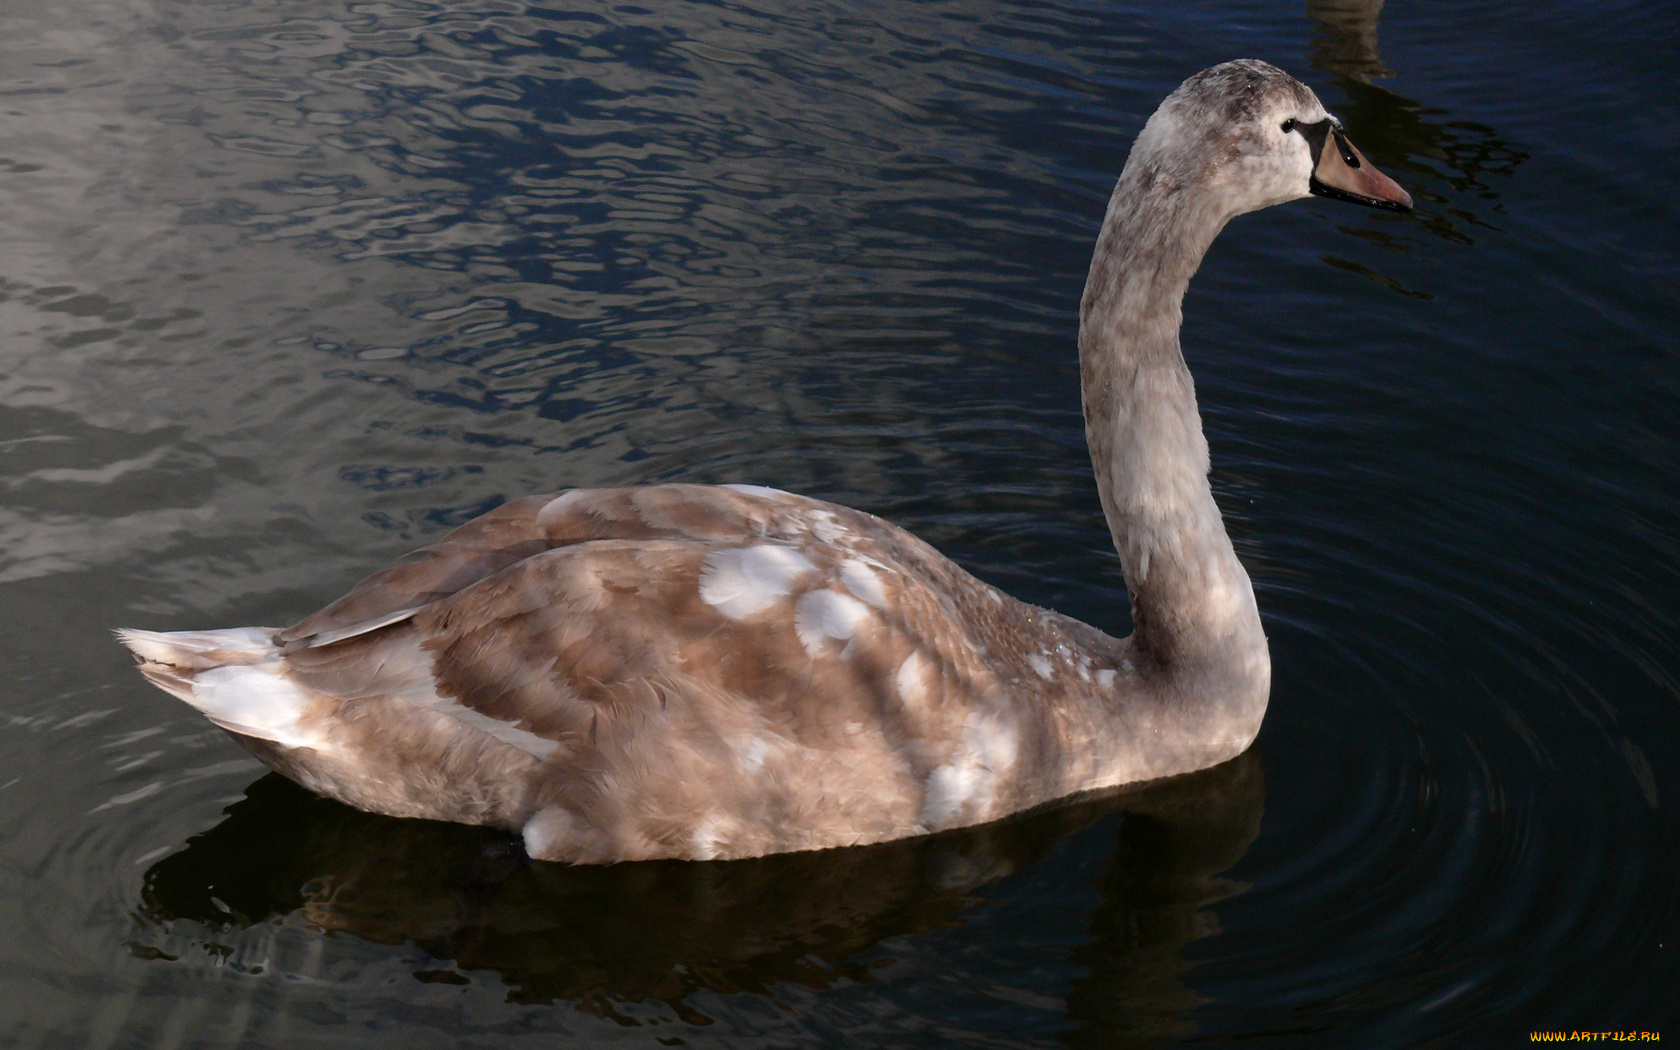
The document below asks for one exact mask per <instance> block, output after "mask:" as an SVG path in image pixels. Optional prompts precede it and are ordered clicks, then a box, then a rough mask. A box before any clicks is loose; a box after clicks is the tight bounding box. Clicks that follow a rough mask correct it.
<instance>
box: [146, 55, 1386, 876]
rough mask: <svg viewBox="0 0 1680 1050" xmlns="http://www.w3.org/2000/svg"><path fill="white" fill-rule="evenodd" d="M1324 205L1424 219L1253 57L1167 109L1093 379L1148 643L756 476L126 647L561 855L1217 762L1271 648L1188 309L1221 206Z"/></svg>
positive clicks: (1109, 270) (546, 503)
mask: <svg viewBox="0 0 1680 1050" xmlns="http://www.w3.org/2000/svg"><path fill="white" fill-rule="evenodd" d="M1308 194H1319V195H1321V196H1326V197H1333V198H1336V199H1339V200H1344V201H1353V202H1355V203H1359V204H1367V205H1371V206H1374V207H1378V208H1390V209H1393V210H1397V211H1407V210H1409V209H1410V208H1411V198H1410V197H1408V196H1407V194H1406V192H1405V191H1404V190H1402V189H1401V188H1400V187H1399V186H1397V185H1395V184H1394V183H1393V182H1392V181H1390V180H1389V179H1388V178H1387V177H1386V176H1384V175H1383V174H1381V173H1380V172H1378V171H1377V170H1376V169H1375V168H1373V167H1371V165H1370V164H1369V163H1368V162H1367V161H1366V160H1365V158H1364V157H1362V156H1361V155H1360V153H1359V151H1358V150H1356V149H1354V148H1353V145H1352V144H1351V143H1350V142H1349V141H1348V140H1347V137H1346V136H1345V135H1344V134H1343V131H1342V125H1341V123H1340V122H1339V121H1337V120H1336V118H1334V117H1332V116H1330V115H1329V114H1328V113H1326V112H1325V111H1324V107H1323V106H1322V105H1320V104H1319V101H1318V99H1317V98H1316V97H1315V96H1314V95H1313V93H1312V92H1311V91H1310V90H1308V89H1307V88H1306V87H1305V86H1303V85H1302V84H1300V83H1298V82H1297V81H1295V80H1294V79H1292V78H1291V77H1289V76H1288V75H1287V74H1285V73H1283V72H1282V71H1280V70H1278V69H1276V68H1275V67H1273V66H1270V65H1267V64H1266V63H1264V62H1257V61H1240V62H1228V63H1226V64H1224V65H1220V66H1215V67H1214V68H1212V69H1209V70H1206V71H1205V72H1202V73H1198V74H1196V75H1195V76H1193V77H1191V78H1190V79H1189V80H1187V81H1185V82H1184V83H1183V84H1182V85H1181V86H1180V87H1179V88H1178V90H1176V91H1174V92H1173V93H1172V94H1171V95H1170V96H1168V98H1167V100H1166V101H1165V102H1163V103H1162V104H1161V107H1160V109H1158V110H1156V111H1155V114H1154V116H1152V117H1150V118H1149V122H1148V123H1147V124H1145V125H1144V128H1143V131H1142V132H1141V133H1140V134H1139V135H1138V138H1137V141H1136V143H1134V144H1133V146H1132V151H1131V156H1130V157H1129V158H1128V159H1127V161H1126V167H1125V170H1124V172H1123V173H1122V174H1121V176H1120V181H1119V184H1118V185H1117V186H1116V187H1115V190H1114V195H1113V197H1112V198H1111V199H1110V201H1109V205H1108V214H1107V217H1106V218H1105V219H1104V220H1103V226H1102V232H1101V233H1100V234H1099V235H1098V237H1097V245H1096V252H1095V257H1094V258H1093V259H1092V261H1091V271H1090V277H1089V279H1088V280H1087V281H1086V285H1085V295H1084V299H1083V301H1082V303H1081V306H1080V326H1079V359H1080V373H1081V379H1082V382H1083V387H1084V406H1085V433H1086V438H1087V440H1088V442H1089V444H1090V448H1091V460H1092V463H1093V465H1094V467H1095V468H1096V478H1097V488H1098V490H1099V492H1100V493H1101V496H1102V506H1103V511H1104V513H1105V514H1106V515H1107V517H1108V524H1109V528H1110V530H1111V531H1112V532H1113V536H1114V546H1115V548H1116V550H1118V551H1119V554H1120V561H1121V566H1122V568H1123V570H1124V573H1125V578H1126V588H1127V590H1128V592H1129V593H1130V596H1131V602H1132V618H1133V622H1134V624H1135V625H1136V630H1135V632H1134V633H1133V634H1132V635H1131V637H1129V638H1125V639H1118V640H1117V639H1114V638H1110V637H1108V636H1107V635H1105V634H1103V633H1102V632H1100V631H1098V630H1096V629H1094V628H1091V627H1088V626H1086V625H1085V624H1082V623H1080V622H1078V621H1076V620H1072V619H1069V618H1068V617H1065V616H1062V615H1060V614H1058V613H1055V612H1050V611H1048V610H1045V609H1039V608H1035V607H1033V606H1030V605H1025V604H1023V603H1021V602H1018V601H1016V600H1015V599H1013V598H1010V597H1009V596H1008V595H1005V594H1002V593H1000V592H998V591H997V590H995V589H994V588H992V587H989V586H987V585H986V584H984V583H981V582H980V581H979V580H976V579H975V578H974V577H972V576H970V575H968V574H967V573H966V572H964V571H963V570H962V569H960V568H958V567H957V566H956V565H955V564H953V563H952V562H951V561H950V560H948V559H946V558H945V557H943V556H942V555H940V554H939V552H938V551H935V550H934V549H933V548H932V547H929V546H928V545H927V544H925V543H923V542H921V541H920V540H918V539H916V538H915V537H914V536H911V535H910V534H908V533H906V532H904V531H902V530H901V529H898V528H895V527H894V526H892V525H889V524H888V523H886V522H884V521H882V520H880V519H879V518H875V517H872V516H870V515H868V514H864V513H861V512H859V511H855V510H848V509H847V508H845V507H839V506H835V505H834V504H831V503H823V502H820V501H818V500H813V499H807V498H805V497H803V496H795V495H791V494H789V493H786V492H780V491H777V490H775V489H766V488H756V487H752V486H743V485H724V486H721V487H708V486H698V485H658V486H652V487H646V488H621V489H572V490H570V491H565V492H560V493H558V494H550V495H545V496H531V497H528V498H525V499H520V500H515V501H514V502H512V503H509V504H507V505H505V506H503V507H501V508H499V509H497V510H494V511H491V512H490V513H488V514H486V515H484V516H483V517H480V518H478V519H476V520H474V521H471V522H469V523H467V524H466V525H463V526H462V527H461V528H459V529H456V530H455V531H454V532H452V533H450V534H449V535H448V536H447V537H445V538H444V539H443V540H442V541H441V542H439V543H437V544H436V545H434V546H432V547H429V548H427V549H426V550H425V551H424V552H423V556H422V557H420V558H419V559H418V560H416V561H412V562H410V563H407V564H403V565H399V566H397V567H395V568H390V569H386V570H384V571H383V572H378V573H375V574H374V575H372V576H369V577H368V578H367V579H365V580H363V581H362V582H361V583H359V584H357V585H356V587H355V588H354V589H352V590H351V591H350V593H349V594H347V595H345V596H344V597H343V598H340V599H339V600H338V601H336V602H334V603H332V604H331V605H329V606H327V607H326V608H325V609H322V610H321V611H320V612H317V613H315V614H314V615H312V616H309V617H307V618H306V619H304V620H303V621H302V622H300V623H298V624H295V625H294V626H292V627H288V628H286V629H284V630H275V629H272V628H254V627H244V628H234V629H231V630H220V631H202V632H200V631H184V632H178V633H172V634H159V633H153V632H148V631H136V630H123V631H120V632H119V635H120V637H121V639H122V641H123V642H124V643H125V644H126V645H127V646H128V647H129V648H130V649H132V650H133V651H134V654H135V655H136V656H137V657H138V658H139V661H140V671H141V673H142V674H144V675H145V676H146V677H147V678H148V679H150V680H151V681H152V682H153V683H154V684H156V685H157V686H159V687H160V688H162V689H164V690H165V691H167V692H169V693H172V694H174V695H175V696H178V697H180V698H181V699H182V700H185V701H186V702H187V703H189V704H191V705H193V706H194V707H196V708H198V709H199V710H201V711H203V712H204V713H205V715H207V716H208V717H209V718H210V720H211V721H212V722H214V723H216V724H217V725H219V726H221V727H222V728H223V729H225V730H227V731H228V732H229V733H230V734H232V735H233V737H234V739H235V740H237V741H238V742H239V743H240V744H241V745H243V746H244V747H245V748H246V749H247V750H249V751H250V752H251V753H252V754H254V755H256V756H257V757H258V758H259V759H261V760H262V761H263V762H265V763H267V764H268V765H270V766H272V767H273V768H274V769H277V770H279V771H280V772H281V773H284V774H285V775H286V776H289V777H291V778H292V779H293V780H296V781H297V782H298V783H300V784H303V785H304V786H305V787H308V788H310V789H311V790H314V791H317V792H319V793H321V794H323V795H328V796H331V797H332V798H336V799H340V800H342V801H344V802H347V803H349V804H350V805H352V806H358V807H360V808H362V809H366V810H372V811H374V812H378V813H389V814H394V815H396V816H405V817H429V818H433V819H437V820H455V821H464V822H467V823H474V824H491V825H495V826H497V827H502V828H507V829H510V830H517V831H519V832H521V833H522V835H523V837H524V841H525V847H526V849H527V851H528V852H529V853H530V855H531V856H532V857H534V858H538V859H542V860H555V861H570V862H574V863H607V862H612V861H621V860H640V859H646V858H654V857H676V858H693V859H700V860H710V859H714V858H732V857H752V856H758V855H761V854H766V853H776V852H781V851H786V850H808V849H823V848H826V847H830V846H847V845H853V844H861V843H869V842H881V841H884V840H887V839H895V838H900V837H903V836H907V835H922V834H926V833H928V832H932V831H939V830H942V829H945V828H954V827H960V826H963V825H967V824H976V823H980V822H983V821H989V820H995V819H997V818H999V817H1002V816H1005V815H1006V814H1010V813H1014V812H1016V811H1018V810H1022V809H1026V808H1028V807H1030V806H1035V805H1037V804H1039V803H1042V802H1047V801H1050V800H1052V799H1057V798H1061V797H1063V796H1066V795H1071V794H1074V793H1075V792H1080V791H1086V790H1090V789H1093V788H1103V787H1109V786H1112V785H1116V784H1124V783H1128V782H1131V781H1140V780H1149V779H1153V778H1156V777H1166V776H1172V775H1173V774H1176V773H1184V772H1188V771H1190V770H1195V769H1201V768H1203V767H1205V766H1210V765H1213V764H1215V763H1218V762H1222V761H1224V760H1226V759H1228V758H1231V757H1232V756H1234V755H1236V754H1238V753H1239V752H1241V751H1242V750H1243V749H1244V748H1246V747H1248V745H1249V743H1250V742H1251V741H1252V740H1253V739H1254V735H1255V733H1256V732H1257V731H1258V730H1259V727H1260V719H1261V716H1262V715H1263V714H1264V713H1265V710H1266V697H1267V692H1268V689H1269V688H1270V683H1271V663H1270V659H1269V657H1268V656H1267V652H1266V638H1265V635H1264V634H1263V633H1262V631H1261V627H1260V617H1259V614H1258V612H1257V611H1256V609H1255V604H1254V591H1253V589H1252V588H1251V587H1250V586H1249V581H1248V574H1247V573H1245V572H1244V571H1243V567H1242V565H1241V563H1239V562H1238V561H1237V557H1236V555H1235V553H1234V552H1233V551H1232V549H1231V541H1230V540H1229V539H1228V538H1227V537H1226V535H1225V528H1224V525H1223V523H1222V521H1221V519H1220V516H1219V508H1218V507H1217V506H1215V504H1214V501H1213V495H1212V493H1211V492H1210V491H1209V489H1208V482H1207V473H1208V450H1207V443H1206V441H1205V440H1204V438H1203V436H1202V428H1201V419H1200V417H1199V416H1198V414H1197V411H1196V398H1195V394H1194V392H1193V390H1192V386H1191V380H1190V373H1189V372H1188V371H1187V370H1186V368H1185V366H1184V359H1183V357H1182V356H1181V355H1180V353H1179V347H1178V329H1179V320H1180V312H1179V304H1180V301H1181V300H1182V299H1183V296H1184V289H1185V286H1186V285H1187V284H1188V282H1189V280H1190V276H1191V274H1193V273H1194V272H1195V271H1196V267H1197V266H1198V265H1199V264H1200V262H1201V259H1202V255H1203V253H1205V252H1206V251H1207V248H1208V245H1209V244H1211V243H1212V241H1213V239H1214V237H1215V236H1216V235H1217V234H1218V233H1219V231H1220V229H1221V228H1222V227H1224V225H1225V223H1226V222H1227V221H1229V220H1230V219H1231V218H1232V217H1233V216H1236V215H1241V214H1243V213H1244V212H1249V211H1254V210H1255V209H1257V208H1264V207H1267V206H1268V205H1272V204H1281V203H1283V202H1284V201H1289V200H1295V199H1297V198H1299V197H1305V196H1307V195H1308Z"/></svg>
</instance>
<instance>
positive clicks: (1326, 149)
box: [1307, 122, 1412, 211]
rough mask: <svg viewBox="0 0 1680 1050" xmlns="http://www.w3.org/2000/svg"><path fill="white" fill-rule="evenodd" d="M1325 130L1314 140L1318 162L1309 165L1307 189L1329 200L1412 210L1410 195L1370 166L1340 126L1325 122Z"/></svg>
mask: <svg viewBox="0 0 1680 1050" xmlns="http://www.w3.org/2000/svg"><path fill="white" fill-rule="evenodd" d="M1326 123H1329V122H1326ZM1327 130H1328V132H1329V133H1328V134H1326V135H1324V136H1323V137H1321V138H1319V141H1318V143H1317V146H1318V163H1317V164H1316V165H1314V167H1313V173H1312V178H1311V180H1309V181H1308V183H1307V186H1308V189H1310V190H1311V191H1312V192H1313V193H1316V194H1318V195H1319V196H1320V197H1329V198H1331V199H1332V200H1339V201H1351V202H1353V203H1354V204H1365V205H1369V206H1370V207H1372V208H1387V209H1388V210H1389V211H1411V210H1412V195H1411V194H1409V193H1407V192H1406V191H1405V190H1403V189H1401V188H1400V184H1399V183H1397V182H1395V181H1394V180H1393V179H1391V178H1389V177H1388V176H1387V175H1384V174H1383V173H1382V172H1380V171H1378V170H1377V169H1376V168H1374V167H1372V166H1371V162H1370V161H1368V160H1366V159H1365V154H1363V153H1361V152H1359V151H1358V150H1357V149H1354V147H1353V143H1351V142H1349V141H1348V138H1347V136H1346V135H1344V134H1342V129H1341V128H1339V127H1336V126H1335V125H1334V124H1329V127H1328V128H1327ZM1314 137H1317V136H1314ZM1308 141H1311V139H1309V140H1308Z"/></svg>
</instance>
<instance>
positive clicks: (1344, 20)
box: [1306, 0, 1528, 294]
mask: <svg viewBox="0 0 1680 1050" xmlns="http://www.w3.org/2000/svg"><path fill="white" fill-rule="evenodd" d="M1382 6H1383V0H1308V2H1307V5H1306V13H1307V18H1308V19H1309V20H1311V21H1312V23H1313V29H1314V32H1313V38H1312V56H1311V63H1312V67H1313V68H1314V69H1316V70H1318V71H1319V72H1321V73H1328V74H1330V75H1331V76H1332V77H1334V78H1335V84H1336V87H1337V88H1338V89H1339V90H1340V91H1341V92H1342V93H1343V95H1344V96H1345V98H1346V101H1345V102H1343V103H1341V104H1339V105H1336V106H1334V107H1333V108H1334V110H1335V111H1336V112H1337V114H1338V115H1339V116H1341V117H1342V119H1343V120H1344V121H1346V122H1347V125H1348V127H1349V128H1351V129H1352V130H1353V134H1354V135H1355V137H1356V138H1357V140H1358V141H1359V142H1361V143H1369V145H1368V146H1362V147H1361V148H1363V149H1365V150H1366V152H1367V153H1369V154H1370V156H1371V159H1372V160H1373V161H1375V162H1376V163H1377V165H1378V167H1380V168H1382V169H1383V170H1384V171H1387V172H1389V173H1390V174H1392V175H1394V176H1395V177H1397V178H1399V179H1400V181H1401V182H1402V183H1403V184H1404V185H1406V187H1407V188H1408V189H1410V190H1411V192H1412V194H1413V196H1414V197H1416V198H1417V202H1418V210H1417V212H1416V213H1415V215H1414V217H1413V218H1414V220H1415V221H1416V222H1417V223H1418V224H1419V225H1421V226H1422V227H1423V228H1424V229H1426V230H1428V231H1429V232H1430V233H1432V234H1435V235H1436V236H1438V237H1441V238H1443V239H1446V240H1449V241H1456V242H1458V243H1462V244H1470V243H1474V240H1473V236H1472V234H1471V232H1470V231H1471V228H1474V227H1482V228H1492V227H1493V226H1494V224H1495V218H1494V214H1495V213H1497V212H1499V211H1500V210H1502V209H1501V206H1500V204H1499V193H1498V192H1497V191H1496V189H1495V183H1494V182H1492V181H1490V178H1492V177H1497V178H1500V179H1504V178H1508V177H1510V176H1511V175H1512V174H1513V173H1514V172H1515V171H1516V169H1517V167H1518V165H1520V164H1521V163H1522V162H1523V161H1525V160H1527V159H1528V154H1527V153H1524V152H1523V151H1522V150H1520V149H1517V148H1516V147H1515V146H1514V145H1512V144H1511V143H1510V142H1508V141H1506V140H1505V139H1504V138H1503V137H1502V136H1501V135H1500V134H1499V132H1497V131H1496V130H1494V129H1493V128H1490V127H1488V126H1486V125H1484V124H1478V123H1476V122H1474V121H1467V120H1451V119H1444V118H1448V117H1450V114H1449V113H1448V112H1447V111H1445V110H1441V109H1432V108H1429V107H1427V106H1424V105H1422V104H1420V103H1417V102H1414V101H1412V100H1411V99H1409V98H1406V97H1405V96H1403V95H1400V94H1397V93H1395V92H1394V91H1391V90H1389V89H1388V88H1386V87H1382V86H1379V85H1377V84H1374V83H1372V81H1373V80H1374V79H1378V78H1384V77H1392V76H1394V75H1395V71H1394V70H1393V69H1391V68H1390V67H1389V66H1388V65H1387V64H1386V63H1385V62H1383V59H1382V56H1381V55H1380V54H1379V53H1378V50H1377V18H1378V15H1379V14H1380V13H1381V12H1382ZM1442 183H1444V184H1445V185H1444V186H1443V185H1441V184H1442ZM1474 202H1479V203H1474ZM1350 232H1351V231H1350ZM1366 239H1369V240H1376V241H1379V242H1382V243H1384V246H1386V247H1394V248H1399V247H1401V245H1400V241H1399V240H1398V239H1397V238H1395V237H1386V238H1385V237H1384V235H1383V234H1381V233H1378V232H1367V233H1366ZM1328 261H1330V262H1331V263H1333V264H1334V265H1338V266H1341V267H1343V268H1344V269H1352V270H1356V271H1359V272H1366V273H1367V276H1373V275H1371V274H1369V273H1368V272H1367V271H1365V270H1364V268H1363V267H1359V266H1357V265H1355V264H1352V263H1349V262H1347V261H1346V260H1339V259H1330V260H1328ZM1396 290H1400V291H1404V289H1396ZM1413 294H1415V293H1413Z"/></svg>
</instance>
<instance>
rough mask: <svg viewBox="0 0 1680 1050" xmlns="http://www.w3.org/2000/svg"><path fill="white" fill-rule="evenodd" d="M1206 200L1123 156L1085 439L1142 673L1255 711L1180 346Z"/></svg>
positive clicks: (1248, 641) (1255, 675) (1239, 580)
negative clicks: (1122, 581)
mask: <svg viewBox="0 0 1680 1050" xmlns="http://www.w3.org/2000/svg"><path fill="white" fill-rule="evenodd" d="M1215 204H1216V202H1215V201H1213V200H1211V199H1210V195H1208V194H1205V193H1198V192H1197V188H1196V187H1195V186H1194V185H1190V186H1186V185H1183V184H1180V183H1178V182H1176V181H1173V180H1171V179H1170V177H1163V176H1161V175H1160V174H1159V173H1158V172H1157V169H1156V167H1155V166H1154V165H1152V164H1150V163H1149V160H1148V158H1147V157H1145V158H1140V157H1138V156H1137V155H1136V152H1135V151H1134V155H1133V157H1132V158H1131V159H1130V160H1129V161H1128V163H1127V165H1126V170H1125V172H1124V173H1123V174H1122V175H1121V177H1120V181H1119V184H1118V185H1117V186H1116V187H1115V190H1114V196H1113V197H1112V199H1111V200H1110V201H1109V207H1108V215H1107V217H1106V219H1105V220H1104V222H1103V228H1102V233H1101V234H1100V235H1099V236H1098V238H1097V247H1096V252H1095V255H1094V257H1093V259H1092V262H1091V273H1090V277H1089V278H1088V280H1087V282H1086V285H1085V295H1084V299H1083V301H1082V302H1081V305H1080V326H1079V363H1080V377H1081V382H1082V385H1083V393H1084V405H1085V436H1086V440H1087V442H1088V443H1089V445H1090V449H1091V460H1092V464H1093V466H1094V467H1095V469H1096V476H1097V489H1098V491H1099V492H1100V494H1101V496H1102V505H1103V511H1104V513H1105V514H1106V515H1107V517H1108V524H1109V529H1110V531H1111V532H1112V533H1113V534H1114V546H1115V549H1116V550H1117V551H1119V553H1120V562H1121V566H1122V568H1123V570H1124V572H1125V577H1126V588H1127V590H1128V592H1129V593H1130V595H1131V601H1132V619H1133V624H1134V627H1135V633H1134V634H1133V635H1132V639H1131V645H1132V649H1133V651H1134V653H1135V654H1136V655H1137V657H1138V658H1139V660H1140V661H1141V662H1142V665H1143V666H1141V667H1140V668H1139V670H1140V672H1141V673H1142V674H1143V675H1144V676H1145V678H1146V679H1153V680H1154V681H1155V682H1156V683H1157V684H1164V685H1167V686H1169V687H1171V688H1170V691H1171V692H1174V693H1175V694H1176V693H1180V692H1186V691H1188V692H1193V693H1195V694H1196V695H1197V696H1203V695H1205V696H1207V698H1208V699H1209V700H1210V701H1216V702H1218V703H1219V705H1220V706H1222V707H1223V706H1225V704H1226V703H1235V704H1238V705H1239V706H1241V707H1242V708H1243V709H1244V710H1245V711H1246V710H1247V709H1248V708H1250V707H1252V706H1253V705H1254V704H1255V703H1256V702H1257V703H1258V705H1259V709H1260V710H1264V706H1265V700H1266V695H1267V692H1268V691H1269V688H1270V680H1271V664H1270V661H1269V659H1268V657H1267V653H1266V637H1265V634H1264V632H1263V631H1262V629H1261V626H1260V616H1259V612H1258V610H1257V609H1256V607H1255V603H1254V590H1253V588H1252V586H1251V585H1250V584H1249V580H1248V574H1247V573H1246V572H1244V571H1243V567H1242V564H1241V563H1240V562H1238V561H1237V556H1236V552H1235V551H1233V550H1232V548H1231V540H1230V537H1229V536H1227V535H1226V533H1225V524H1224V521H1223V519H1222V518H1221V517H1220V514H1219V507H1218V506H1217V505H1216V504H1215V503H1214V501H1213V493H1212V491H1211V490H1210V489H1209V487H1208V478H1207V474H1208V449H1207V440H1206V438H1205V437H1203V435H1202V421H1201V416H1200V414H1199V413H1198V412H1197V411H1196V393H1195V387H1194V384H1193V383H1192V381H1191V378H1190V371H1189V369H1188V368H1186V367H1185V364H1184V356H1183V354H1182V353H1180V351H1179V343H1178V331H1179V322H1180V320H1181V318H1182V313H1181V309H1180V307H1181V303H1182V301H1183V298H1184V290H1185V288H1186V287H1187V286H1188V285H1189V283H1190V277H1191V275H1193V274H1194V273H1195V272H1196V268H1197V266H1199V265H1200V264H1201V261H1202V256H1203V255H1204V254H1205V253H1206V252H1207V249H1208V246H1209V245H1210V244H1212V243H1213V239H1214V237H1215V236H1217V235H1218V233H1219V231H1220V229H1222V228H1223V227H1224V225H1225V222H1226V220H1227V219H1228V218H1229V215H1228V214H1227V213H1225V212H1223V211H1220V210H1218V209H1217V208H1216V207H1215ZM1230 713H1232V714H1235V713H1236V712H1230Z"/></svg>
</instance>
